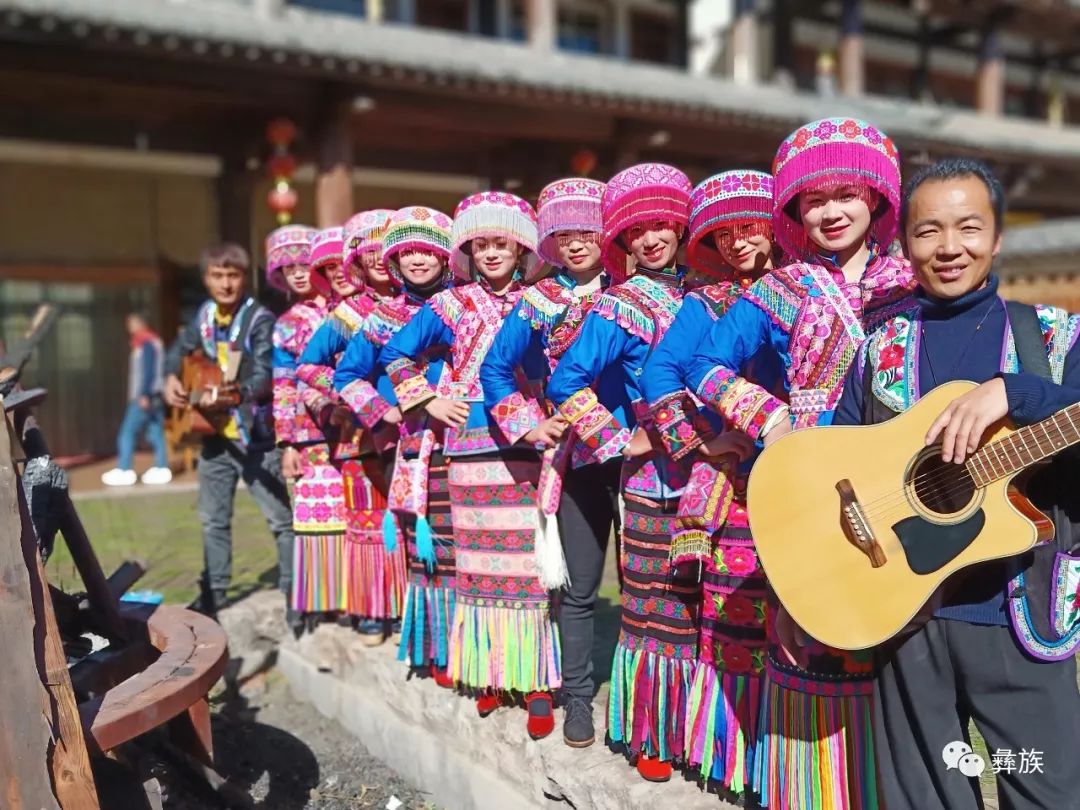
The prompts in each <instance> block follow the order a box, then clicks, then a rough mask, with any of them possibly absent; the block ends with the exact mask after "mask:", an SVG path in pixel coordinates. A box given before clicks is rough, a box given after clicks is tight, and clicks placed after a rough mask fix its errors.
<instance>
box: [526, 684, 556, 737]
mask: <svg viewBox="0 0 1080 810" xmlns="http://www.w3.org/2000/svg"><path fill="white" fill-rule="evenodd" d="M525 706H526V708H527V709H528V710H529V719H528V720H527V721H526V723H525V728H526V730H527V731H528V732H529V736H530V737H532V738H533V739H534V740H542V739H544V737H546V736H547V735H548V734H550V733H551V732H552V731H554V730H555V711H554V708H555V704H554V702H553V701H552V700H551V693H550V692H531V693H530V694H529V695H527V696H526V697H525Z"/></svg>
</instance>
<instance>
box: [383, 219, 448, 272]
mask: <svg viewBox="0 0 1080 810" xmlns="http://www.w3.org/2000/svg"><path fill="white" fill-rule="evenodd" d="M453 227H454V221H453V220H452V219H450V217H448V216H447V215H446V214H444V213H443V212H442V211H436V210H435V209H434V208H426V207H424V206H422V205H410V206H409V207H408V208H402V209H400V210H398V211H395V212H394V214H393V216H391V217H390V224H389V225H388V226H387V228H386V233H385V234H383V240H382V245H383V248H382V251H383V253H382V255H383V261H384V262H385V263H386V266H387V268H388V269H389V271H390V275H391V276H392V277H393V279H394V281H395V282H397V284H398V285H399V286H403V285H404V283H405V282H404V279H402V277H401V271H400V270H398V263H397V257H398V256H399V255H400V254H402V253H405V252H406V251H409V250H427V251H430V252H432V253H434V254H435V255H437V256H438V257H439V258H441V259H443V260H444V261H446V260H448V259H449V258H450V237H451V230H452V229H453Z"/></svg>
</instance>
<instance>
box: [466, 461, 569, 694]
mask: <svg viewBox="0 0 1080 810" xmlns="http://www.w3.org/2000/svg"><path fill="white" fill-rule="evenodd" d="M539 475H540V459H539V457H538V456H537V455H536V454H535V453H533V452H530V451H509V452H506V453H501V454H484V455H477V456H465V457H459V458H455V459H453V460H452V461H451V462H450V504H451V509H452V512H453V521H454V547H455V553H456V562H457V603H456V605H455V609H454V624H453V631H452V632H451V635H450V675H451V677H452V678H453V679H454V680H455V681H457V682H459V683H460V684H462V685H464V686H466V687H469V688H474V689H500V690H514V691H519V692H535V691H546V690H552V689H555V688H557V687H558V686H559V685H560V683H561V668H560V662H559V657H560V652H559V637H558V633H557V631H556V629H555V623H554V621H553V619H552V613H551V599H550V594H549V593H548V591H547V589H546V588H544V586H543V585H542V584H541V583H540V580H539V578H538V576H537V573H538V572H537V564H536V557H535V542H536V528H537V514H536V513H537V500H536V482H537V478H538V477H539Z"/></svg>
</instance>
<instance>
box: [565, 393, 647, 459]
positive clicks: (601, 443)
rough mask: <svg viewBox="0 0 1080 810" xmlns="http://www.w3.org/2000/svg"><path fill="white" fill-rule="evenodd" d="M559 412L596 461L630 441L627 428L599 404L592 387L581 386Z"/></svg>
mask: <svg viewBox="0 0 1080 810" xmlns="http://www.w3.org/2000/svg"><path fill="white" fill-rule="evenodd" d="M559 413H561V414H562V416H563V418H564V419H565V420H566V421H567V422H569V423H570V424H571V425H572V426H573V427H574V432H575V433H576V434H577V437H578V438H579V439H580V440H581V443H582V444H583V445H585V446H586V447H587V448H589V451H590V454H591V457H592V458H594V459H595V460H596V461H598V462H604V461H607V460H609V459H612V458H615V456H617V455H618V454H619V453H621V452H622V449H623V447H625V446H626V444H627V442H629V441H630V431H629V430H628V429H627V428H625V427H623V426H622V425H621V424H620V423H619V420H618V419H616V418H615V416H614V414H612V413H611V411H609V410H608V409H607V408H605V407H604V406H603V405H602V404H601V403H600V400H599V399H597V397H596V392H595V391H593V390H592V389H591V388H582V389H581V390H580V391H578V392H577V393H576V394H574V395H573V396H571V397H570V398H569V399H568V400H566V402H564V403H563V404H562V406H561V407H560V408H559Z"/></svg>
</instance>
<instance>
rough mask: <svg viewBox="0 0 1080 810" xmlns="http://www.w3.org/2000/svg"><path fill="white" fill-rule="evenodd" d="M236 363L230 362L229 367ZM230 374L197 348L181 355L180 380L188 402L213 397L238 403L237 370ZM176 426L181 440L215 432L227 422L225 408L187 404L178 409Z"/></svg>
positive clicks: (227, 413) (227, 414)
mask: <svg viewBox="0 0 1080 810" xmlns="http://www.w3.org/2000/svg"><path fill="white" fill-rule="evenodd" d="M235 365H238V362H237V363H230V366H235ZM229 371H230V372H231V374H230V373H227V372H225V371H222V369H221V366H219V365H218V364H217V363H216V362H215V361H213V360H211V359H210V358H208V357H207V356H206V355H205V354H204V353H203V352H201V351H196V352H192V353H191V354H189V355H187V356H186V357H184V358H183V360H182V361H181V364H180V383H181V384H182V385H183V386H184V391H186V392H187V395H188V402H189V403H199V402H201V401H206V400H213V401H217V402H222V403H224V404H226V405H236V404H238V403H239V396H238V395H237V394H236V392H235V390H234V387H233V384H232V379H235V375H236V371H235V370H234V369H233V368H230V369H229ZM178 416H179V428H178V430H177V433H178V434H179V436H180V438H181V440H183V439H193V438H202V437H203V436H210V435H213V434H215V433H220V432H221V430H222V429H224V427H225V425H226V424H227V423H228V421H229V412H228V411H227V410H204V409H203V408H200V407H199V406H198V405H197V404H196V405H192V404H189V405H187V406H186V407H185V408H183V409H181V410H180V412H179V414H178Z"/></svg>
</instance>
